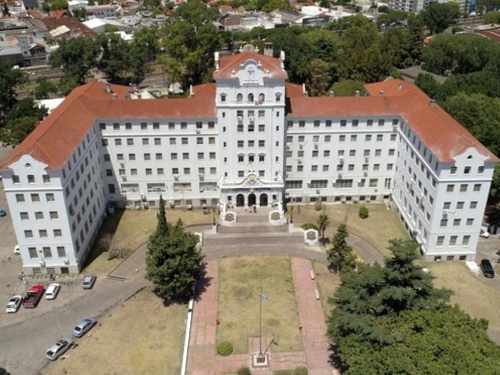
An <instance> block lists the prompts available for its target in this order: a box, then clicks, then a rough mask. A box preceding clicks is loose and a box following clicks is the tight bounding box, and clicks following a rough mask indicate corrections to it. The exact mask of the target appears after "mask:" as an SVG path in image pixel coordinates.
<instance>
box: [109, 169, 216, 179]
mask: <svg viewBox="0 0 500 375" xmlns="http://www.w3.org/2000/svg"><path fill="white" fill-rule="evenodd" d="M153 170H154V169H153V168H145V169H144V173H145V174H146V176H152V175H153ZM180 170H181V168H172V174H173V175H179V171H180ZM182 171H183V173H184V174H185V175H190V174H191V168H189V167H185V168H182ZM209 171H210V174H211V175H216V174H217V168H216V167H210V169H209ZM156 174H157V175H158V176H164V175H165V169H164V168H156ZM198 174H200V175H204V174H205V167H199V168H198ZM118 175H120V176H126V175H127V171H126V170H125V168H120V169H118ZM137 175H138V170H137V168H131V169H130V176H137ZM106 176H107V177H113V170H112V169H106Z"/></svg>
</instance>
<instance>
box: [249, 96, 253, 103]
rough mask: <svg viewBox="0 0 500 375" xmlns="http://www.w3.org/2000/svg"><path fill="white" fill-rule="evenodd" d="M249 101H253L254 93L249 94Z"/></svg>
mask: <svg viewBox="0 0 500 375" xmlns="http://www.w3.org/2000/svg"><path fill="white" fill-rule="evenodd" d="M248 101H249V102H250V103H251V102H253V94H248Z"/></svg>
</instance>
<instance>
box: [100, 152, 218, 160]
mask: <svg viewBox="0 0 500 375" xmlns="http://www.w3.org/2000/svg"><path fill="white" fill-rule="evenodd" d="M207 154H208V157H209V159H210V160H215V158H216V157H215V155H216V154H215V152H209V153H207ZM153 155H154V160H156V161H161V160H163V154H162V153H155V154H150V153H145V154H142V159H141V161H151V160H152V156H153ZM181 155H182V160H189V158H190V153H189V152H183V153H182V154H181ZM205 155H206V153H204V152H198V153H196V156H197V159H198V160H205ZM178 156H179V154H178V153H177V152H172V153H170V160H178V159H179V157H178ZM116 159H117V160H118V161H124V154H117V155H116ZM127 160H128V161H137V155H136V154H132V153H131V154H128V155H127ZM104 161H108V162H109V161H111V156H110V155H109V154H104Z"/></svg>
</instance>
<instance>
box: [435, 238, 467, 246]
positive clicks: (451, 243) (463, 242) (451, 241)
mask: <svg viewBox="0 0 500 375" xmlns="http://www.w3.org/2000/svg"><path fill="white" fill-rule="evenodd" d="M459 237H461V238H460V241H459ZM445 239H447V236H438V238H437V240H436V247H442V246H444V242H445ZM469 242H470V236H469V235H465V236H456V235H453V236H449V239H448V245H449V246H456V245H462V246H467V245H468V244H469Z"/></svg>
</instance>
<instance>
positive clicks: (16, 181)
mask: <svg viewBox="0 0 500 375" xmlns="http://www.w3.org/2000/svg"><path fill="white" fill-rule="evenodd" d="M26 180H27V182H28V183H29V184H35V183H36V180H35V175H32V174H29V175H27V176H26ZM42 181H43V183H44V184H50V176H49V175H48V174H44V175H42ZM12 182H13V183H14V184H20V183H21V179H20V178H19V176H18V175H16V174H15V175H13V176H12Z"/></svg>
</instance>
